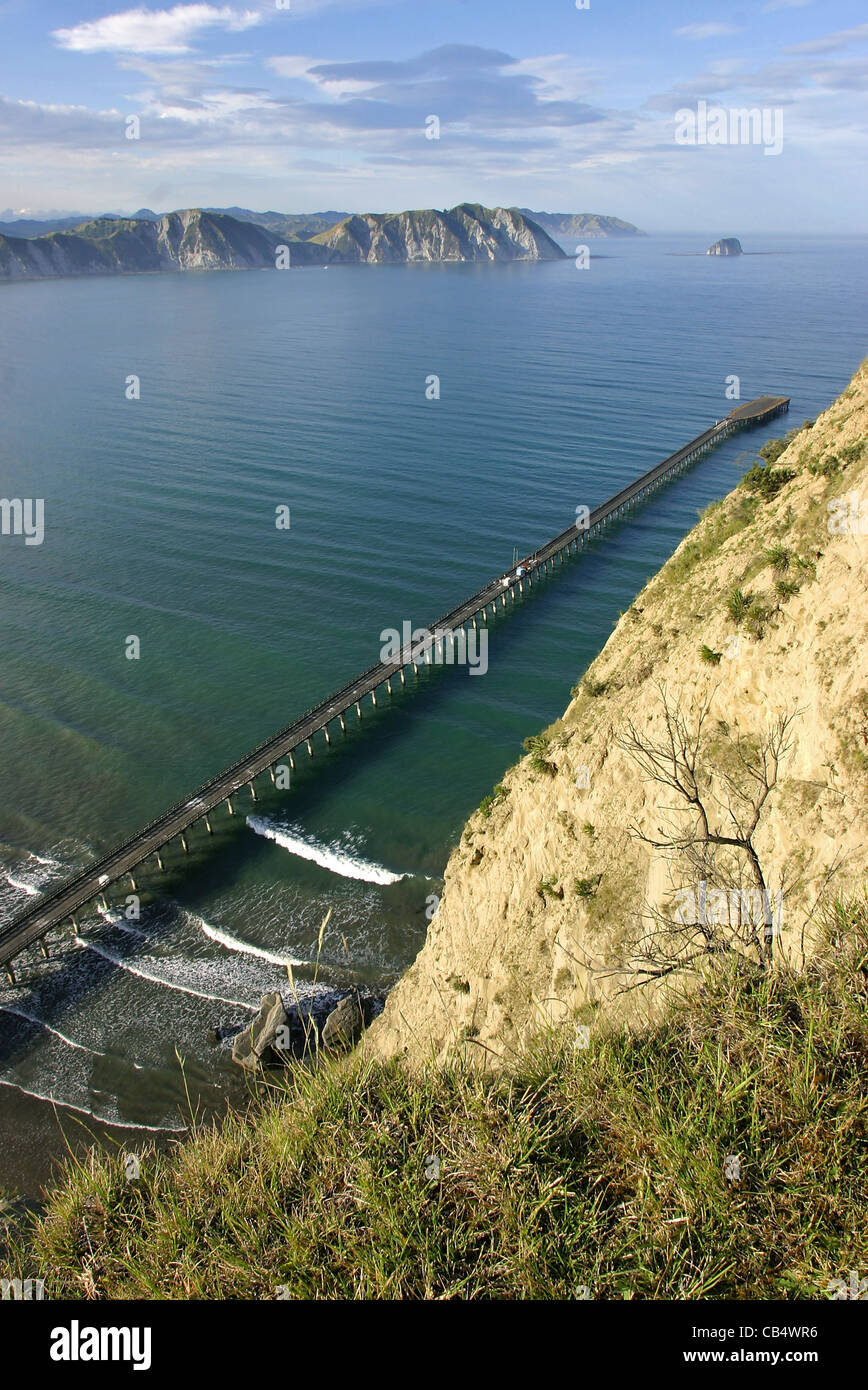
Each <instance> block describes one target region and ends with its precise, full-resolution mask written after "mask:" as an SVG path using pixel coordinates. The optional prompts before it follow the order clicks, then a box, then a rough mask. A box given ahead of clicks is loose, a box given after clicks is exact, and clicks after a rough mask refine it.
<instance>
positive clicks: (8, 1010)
mask: <svg viewBox="0 0 868 1390" xmlns="http://www.w3.org/2000/svg"><path fill="white" fill-rule="evenodd" d="M0 1013H4V1014H15V1015H16V1017H18V1018H24V1019H26V1020H27V1022H28V1023H35V1024H36V1025H37V1026H38V1027H39V1028H44V1029H45V1031H46V1033H52V1034H53V1035H54V1037H55V1038H59V1039H60V1041H61V1042H62V1043H66V1046H67V1047H75V1048H77V1049H78V1051H79V1052H89V1053H90V1055H91V1056H92V1057H107V1056H108V1053H107V1052H97V1051H95V1049H94V1048H92V1047H86V1046H85V1044H84V1043H79V1042H76V1041H75V1039H74V1038H68V1037H67V1036H66V1034H65V1033H61V1032H59V1031H58V1029H57V1028H52V1026H51V1024H50V1023H46V1022H45V1019H44V1018H37V1016H36V1014H29V1013H28V1012H27V1011H26V1009H14V1008H13V1007H12V1006H11V1005H10V1004H0Z"/></svg>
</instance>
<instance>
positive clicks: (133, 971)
mask: <svg viewBox="0 0 868 1390" xmlns="http://www.w3.org/2000/svg"><path fill="white" fill-rule="evenodd" d="M73 940H74V941H75V943H76V945H77V946H81V947H83V948H84V949H85V950H87V951H94V952H95V953H96V955H98V956H102V958H103V960H107V961H109V962H110V963H111V964H112V965H116V966H117V967H118V968H119V969H120V970H126V971H127V972H128V973H129V974H130V975H137V976H138V978H139V979H140V980H147V981H148V982H149V983H150V984H152V985H162V986H163V987H164V988H165V989H174V990H177V991H178V993H179V994H190V995H193V996H194V997H195V998H196V999H208V1000H210V1001H211V1003H214V1004H231V1005H232V1007H233V1008H238V1009H255V1005H253V1004H251V1003H250V1001H249V1000H247V999H228V998H227V997H226V995H225V994H207V993H206V992H205V991H204V990H201V989H194V988H193V986H192V985H182V984H178V983H177V982H176V981H174V980H167V979H166V978H165V976H163V975H159V974H157V973H156V972H155V971H150V972H149V971H147V970H144V969H142V968H141V966H139V967H136V966H135V965H132V964H131V963H130V961H128V960H125V959H124V957H123V956H119V955H117V954H116V953H115V952H114V951H109V950H107V949H106V947H105V946H98V945H97V944H96V942H95V941H85V939H84V937H82V936H76V937H74V938H73Z"/></svg>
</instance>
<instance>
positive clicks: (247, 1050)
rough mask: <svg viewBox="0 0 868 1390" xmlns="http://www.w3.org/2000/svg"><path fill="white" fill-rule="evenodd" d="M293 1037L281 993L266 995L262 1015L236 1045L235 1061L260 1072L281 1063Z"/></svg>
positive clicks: (234, 1046)
mask: <svg viewBox="0 0 868 1390" xmlns="http://www.w3.org/2000/svg"><path fill="white" fill-rule="evenodd" d="M288 1038H289V1015H288V1013H287V1012H286V1009H285V1008H284V1007H283V1000H282V999H281V997H280V995H279V993H278V992H277V991H275V992H274V993H273V994H263V996H262V1003H261V1004H260V1006H259V1013H258V1014H257V1015H256V1017H255V1019H254V1020H253V1022H252V1023H251V1024H250V1025H249V1027H247V1028H243V1029H242V1030H241V1032H240V1033H238V1034H237V1035H236V1037H235V1041H234V1042H233V1044H232V1060H233V1062H237V1063H238V1065H239V1067H244V1069H245V1071H259V1070H260V1068H262V1067H264V1066H270V1065H273V1064H274V1063H275V1062H279V1061H280V1060H281V1049H282V1048H284V1047H286V1045H287V1040H288Z"/></svg>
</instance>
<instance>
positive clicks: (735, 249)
mask: <svg viewBox="0 0 868 1390" xmlns="http://www.w3.org/2000/svg"><path fill="white" fill-rule="evenodd" d="M705 254H706V256H743V255H744V252H743V251H742V249H741V242H740V241H739V239H738V237H737V236H725V237H721V239H720V241H716V242H715V243H714V245H713V246H709V248H708V250H707V251H706V253H705Z"/></svg>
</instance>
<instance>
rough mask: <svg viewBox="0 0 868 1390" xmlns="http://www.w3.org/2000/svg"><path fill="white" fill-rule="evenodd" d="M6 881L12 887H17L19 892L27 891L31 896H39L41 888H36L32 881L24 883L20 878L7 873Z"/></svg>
mask: <svg viewBox="0 0 868 1390" xmlns="http://www.w3.org/2000/svg"><path fill="white" fill-rule="evenodd" d="M6 882H7V883H8V884H9V887H10V888H17V889H18V892H19V893H26V894H27V896H28V897H29V898H38V897H39V889H38V888H34V887H33V884H32V883H24V882H23V881H22V880H21V879H20V878H13V877H12V875H11V874H7V875H6Z"/></svg>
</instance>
